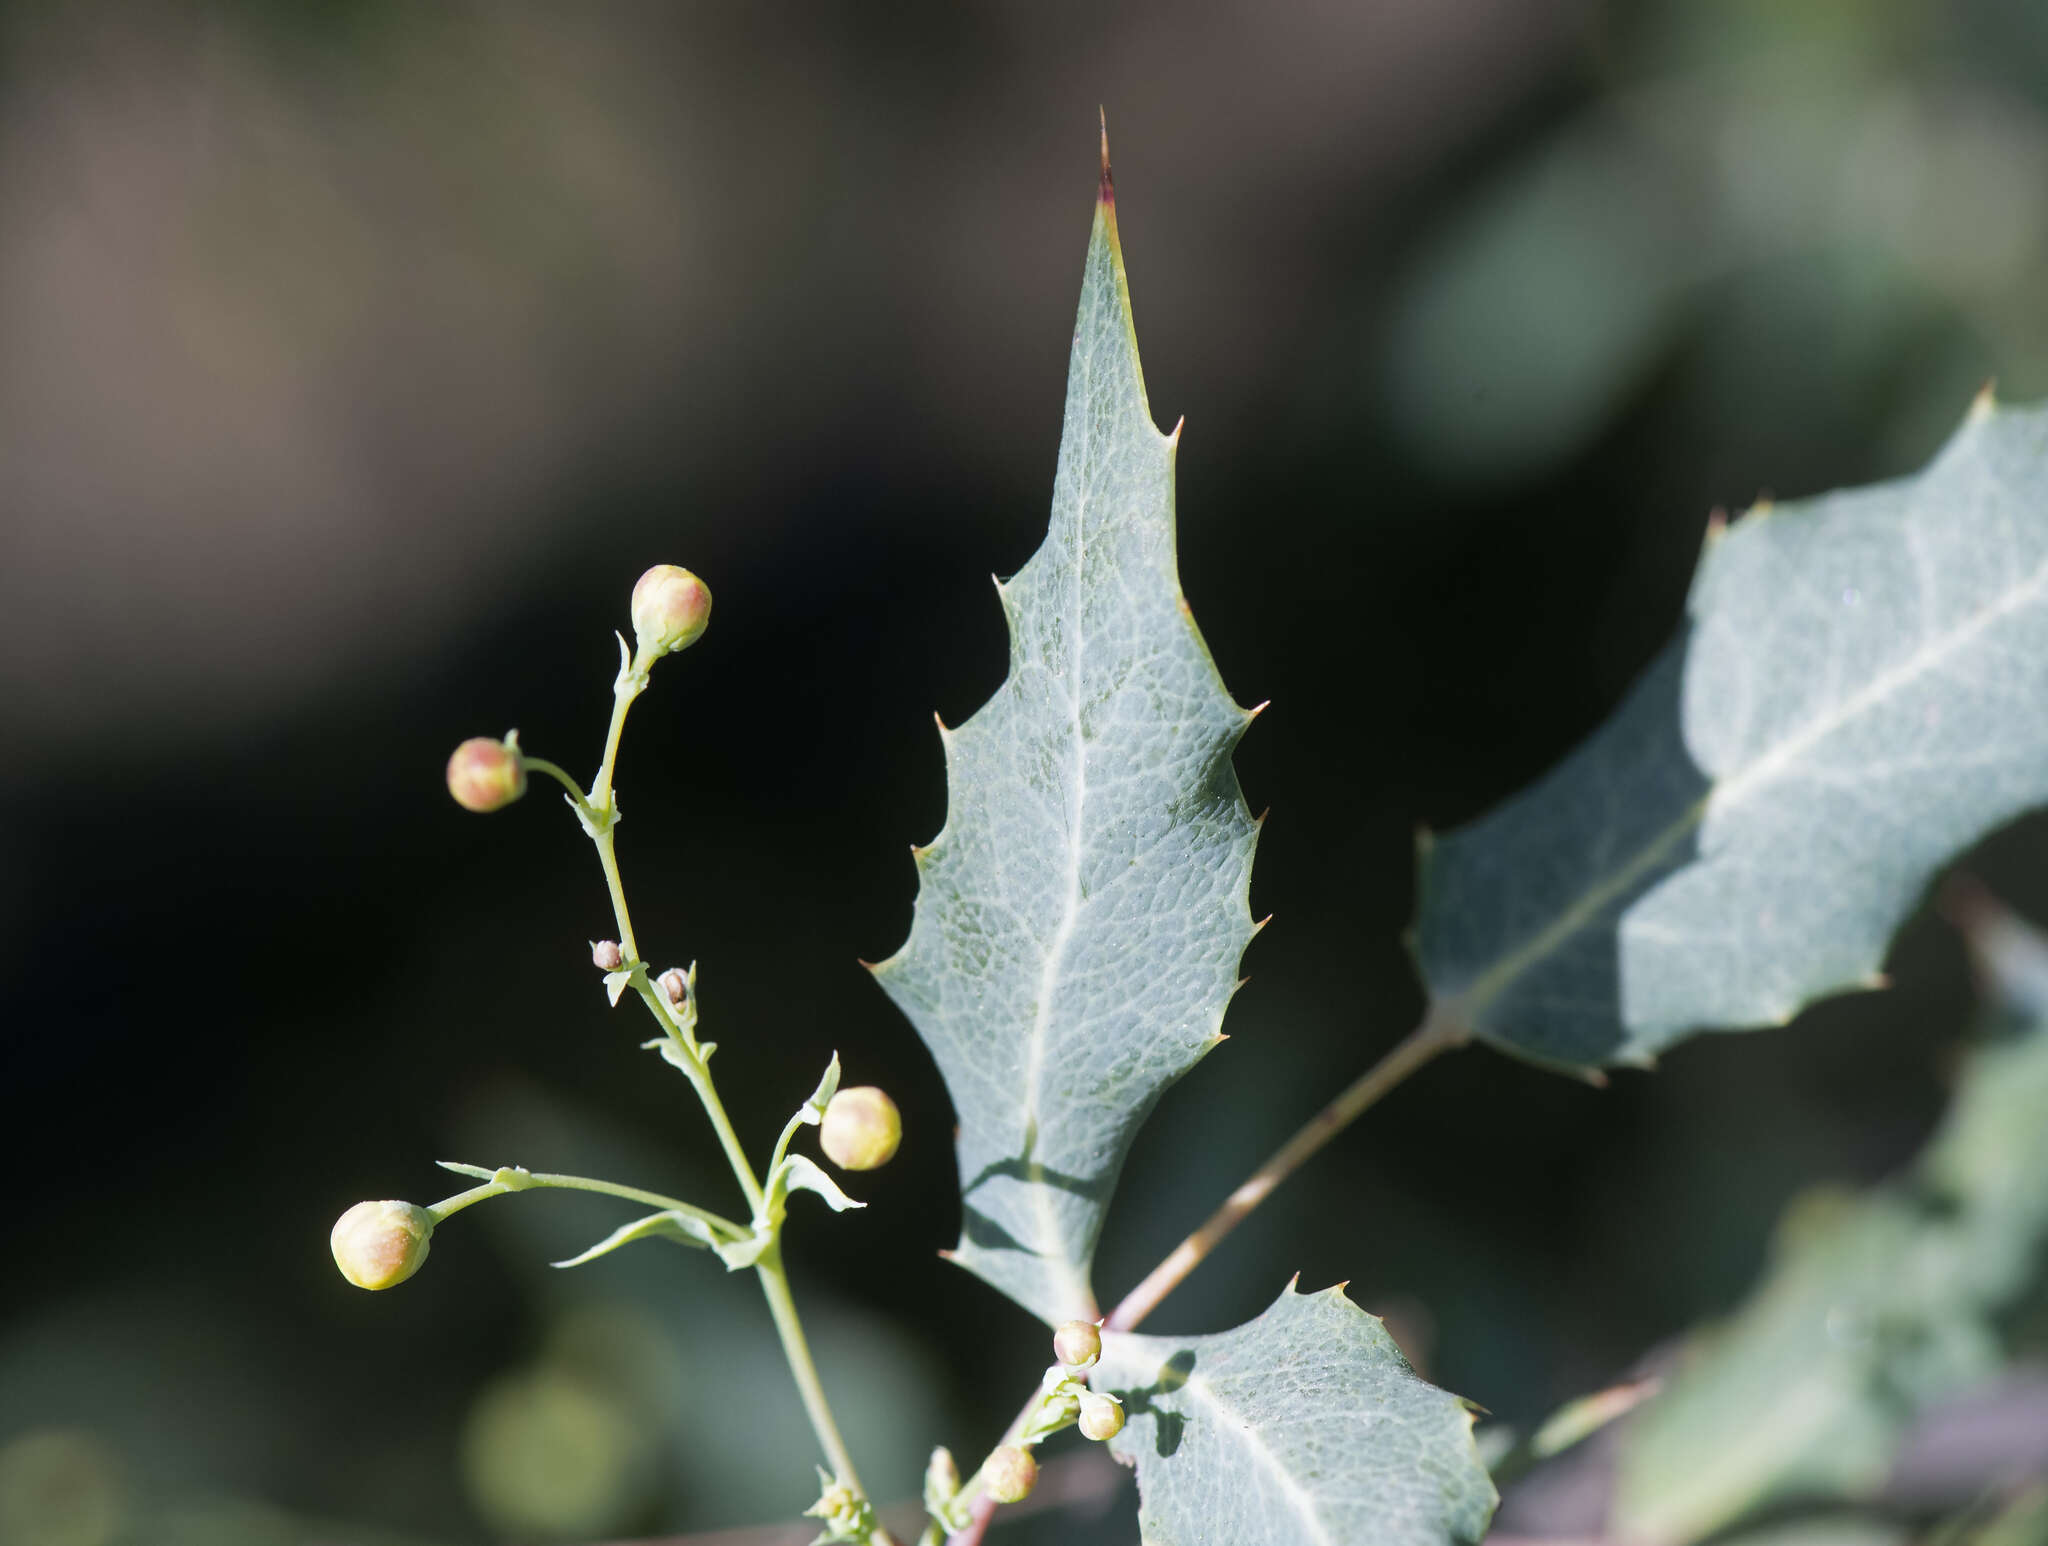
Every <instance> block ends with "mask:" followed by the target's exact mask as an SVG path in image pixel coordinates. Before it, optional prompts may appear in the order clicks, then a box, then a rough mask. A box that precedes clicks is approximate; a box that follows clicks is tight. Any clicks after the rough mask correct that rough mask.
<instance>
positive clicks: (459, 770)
mask: <svg viewBox="0 0 2048 1546" xmlns="http://www.w3.org/2000/svg"><path fill="white" fill-rule="evenodd" d="M448 792H449V793H450V794H452V795H454V796H455V803H456V804H457V805H459V806H461V807H462V808H463V809H464V810H466V811H481V812H488V811H501V810H503V809H504V808H505V807H506V806H508V805H510V804H511V803H512V802H513V801H514V800H516V799H518V798H519V797H520V796H521V795H523V794H525V793H526V763H525V762H524V760H522V759H521V757H520V755H519V748H518V746H517V745H516V744H514V743H513V742H511V741H493V740H492V739H491V738H490V737H489V736H482V735H480V736H477V737H476V738H475V739H474V740H469V741H464V742H463V743H462V744H461V745H460V746H458V747H456V748H455V755H454V756H452V757H450V758H449V759H448Z"/></svg>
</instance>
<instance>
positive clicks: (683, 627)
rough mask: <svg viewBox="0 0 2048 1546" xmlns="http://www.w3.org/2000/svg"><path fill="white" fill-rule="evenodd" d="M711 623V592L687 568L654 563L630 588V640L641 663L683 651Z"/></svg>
mask: <svg viewBox="0 0 2048 1546" xmlns="http://www.w3.org/2000/svg"><path fill="white" fill-rule="evenodd" d="M710 622H711V589H710V587H709V586H707V585H706V584H705V583H704V582H703V581H702V580H700V579H698V578H697V577H696V576H695V575H694V574H692V573H690V571H689V570H687V569H679V568H677V567H676V566H675V565H674V564H656V565H655V566H654V567H653V568H652V569H650V570H648V571H647V572H646V573H645V574H643V575H641V576H640V579H639V581H638V582H637V583H636V584H635V585H634V586H633V637H634V640H635V642H637V643H638V644H639V646H640V655H641V657H642V658H643V659H644V660H647V661H650V662H651V661H654V660H658V659H660V658H661V657H662V656H663V655H670V654H673V653H674V652H675V651H677V650H686V649H688V648H689V647H690V646H691V645H693V644H695V643H696V642H697V641H698V640H699V639H700V638H702V637H703V635H704V630H705V628H706V627H708V626H709V625H710Z"/></svg>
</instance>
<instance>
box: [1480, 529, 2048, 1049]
mask: <svg viewBox="0 0 2048 1546" xmlns="http://www.w3.org/2000/svg"><path fill="white" fill-rule="evenodd" d="M2044 585H2048V561H2044V562H2043V563H2042V564H2040V565H2039V566H2037V567H2036V568H2035V569H2034V571H2033V572H2032V573H2031V574H2030V575H2028V576H2027V577H2026V578H2025V579H2024V580H2022V581H2020V583H2019V584H2017V585H2015V586H2013V587H2012V589H2010V590H2008V591H2005V592H2004V593H2002V594H2001V595H2000V596H1999V597H1998V598H1997V599H1996V600H1994V601H1993V602H1992V603H1991V604H1990V605H1988V606H1985V607H1982V608H1980V609H1979V610H1977V611H1976V612H1973V613H1971V614H1970V615H1969V617H1968V618H1967V619H1966V620H1965V621H1964V622H1963V623H1961V624H1960V625H1958V626H1957V627H1955V628H1953V629H1951V630H1949V631H1948V632H1947V633H1946V634H1944V635H1942V636H1941V637H1940V639H1939V640H1938V641H1937V642H1935V643H1933V644H1931V645H1929V646H1928V647H1926V648H1923V649H1921V650H1917V651H1915V652H1914V653H1913V654H1911V655H1909V656H1908V657H1907V658H1906V659H1904V660H1902V661H1900V662H1899V663H1898V664H1897V665H1895V666H1892V667H1891V668H1889V669H1888V670H1885V671H1881V672H1879V673H1878V674H1877V675H1876V676H1875V677H1873V678H1872V679H1871V681H1870V682H1869V683H1868V684H1867V685H1866V686H1865V687H1863V688H1861V689H1860V690H1858V691H1857V692H1854V693H1851V694H1850V695H1849V696H1848V697H1847V698H1845V699H1843V700H1842V701H1841V703H1839V704H1837V705H1836V706H1835V707H1834V708H1833V709H1830V710H1829V711H1828V712H1826V713H1824V714H1821V715H1819V716H1817V717H1816V718H1815V719H1814V720H1813V721H1812V722H1811V723H1810V724H1809V725H1808V726H1807V727H1806V728H1805V729H1803V730H1801V731H1799V732H1798V733H1797V734H1794V735H1790V736H1787V737H1786V738H1785V739H1784V740H1782V741H1780V742H1779V743H1778V744H1777V745H1776V746H1773V747H1771V748H1770V749H1769V750H1768V751H1766V752H1764V753H1763V754H1762V755H1761V756H1759V757H1758V758H1756V759H1755V760H1754V761H1752V762H1751V763H1750V764H1749V766H1747V767H1746V768H1743V769H1742V770H1741V771H1740V772H1738V773H1736V774H1734V775H1733V776H1732V777H1729V778H1727V779H1725V780H1722V781H1721V782H1719V783H1716V784H1715V785H1714V786H1713V787H1712V788H1710V789H1709V790H1708V792H1707V793H1706V794H1705V795H1704V796H1702V797H1701V798H1700V799H1698V800H1695V801H1693V802H1692V804H1690V805H1689V806H1687V807H1686V809H1685V811H1684V812H1683V813H1682V814H1681V815H1680V816H1679V817H1678V819H1677V820H1675V821H1673V822H1672V823H1671V824H1670V825H1669V826H1667V827H1665V828H1664V829H1663V830H1662V831H1660V832H1658V833H1657V835H1656V836H1655V837H1653V838H1651V839H1650V841H1649V842H1648V843H1646V844H1644V845H1643V846H1642V847H1641V848H1640V849H1638V850H1637V851H1636V853H1635V854H1634V855H1633V856H1632V857H1631V858H1630V859H1629V861H1628V863H1626V864H1624V865H1623V866H1622V867H1621V868H1620V869H1618V870H1616V871H1614V872H1613V873H1612V874H1611V875H1609V876H1608V877H1607V878H1606V879H1604V880H1602V881H1600V882H1598V883H1596V884H1595V885H1593V886H1590V887H1588V888H1587V889H1586V890H1585V891H1584V892H1582V893H1581V894H1580V895H1579V896H1578V897H1577V898H1576V899H1575V900H1574V901H1573V903H1572V905H1571V906H1570V907H1568V908H1566V909H1565V910H1564V911H1563V912H1562V913H1560V914H1559V915H1558V917H1557V919H1556V920H1555V921H1554V922H1552V923H1551V924H1550V925H1548V926H1547V927H1546V928H1544V929H1542V930H1541V931H1539V932H1538V933H1537V934H1536V935H1535V936H1534V937H1533V938H1532V939H1531V940H1530V941H1529V942H1528V943H1527V944H1525V945H1523V946H1521V947H1520V948H1519V949H1517V950H1515V951H1514V952H1513V953H1512V954H1510V955H1508V956H1506V957H1504V958H1503V959H1502V960H1500V961H1498V962H1496V963H1495V964H1494V965H1493V966H1491V967H1489V968H1488V969H1487V970H1486V971H1485V972H1483V973H1481V974H1480V975H1479V977H1478V978H1477V979H1475V980H1474V981H1473V983H1472V985H1471V986H1470V987H1468V988H1467V989H1465V990H1464V991H1463V992H1462V993H1457V994H1453V995H1452V996H1451V1002H1452V1004H1453V1005H1454V1006H1455V1007H1456V1009H1457V1010H1458V1011H1459V1012H1460V1014H1461V1015H1462V1017H1463V1018H1464V1019H1466V1020H1467V1021H1470V1020H1472V1019H1475V1018H1476V1017H1477V1016H1478V1014H1479V1013H1480V1012H1481V1011H1482V1010H1484V1009H1485V1008H1486V1006H1487V1005H1489V1004H1491V1003H1492V1002H1493V1001H1494V1000H1495V999H1497V998H1499V997H1500V995H1501V994H1502V993H1504V992H1506V991H1507V989H1508V987H1509V986H1510V985H1512V984H1513V982H1514V981H1515V979H1516V978H1518V977H1520V976H1521V975H1522V973H1523V972H1525V971H1527V970H1528V969H1529V968H1530V967H1531V966H1534V965H1535V964H1536V963H1537V962H1538V961H1541V960H1543V959H1544V958H1546V957H1547V956H1549V955H1550V954H1551V953H1552V952H1553V951H1555V950H1556V949H1557V947H1558V946H1559V945H1561V944H1562V943H1563V942H1564V941H1565V940H1567V939H1569V938H1571V936H1572V935H1574V934H1576V933H1577V932H1578V931H1579V930H1580V929H1581V928H1582V927H1584V926H1585V924H1587V923H1588V922H1590V921H1591V920H1592V919H1593V918H1595V917H1597V916H1599V914H1600V912H1601V910H1602V909H1604V908H1605V907H1606V906H1607V904H1608V903H1609V902H1611V901H1613V900H1614V899H1615V898H1616V897H1617V896H1620V895H1622V894H1624V893H1625V892H1626V891H1627V890H1628V888H1629V887H1630V886H1631V885H1633V884H1634V883H1635V882H1636V881H1637V880H1638V879H1640V878H1641V877H1642V876H1643V875H1644V874H1646V873H1648V872H1649V871H1650V870H1651V869H1653V868H1654V867H1655V866H1656V864H1657V863H1658V862H1659V861H1660V860H1662V858H1663V857H1664V855H1665V854H1667V853H1668V852H1669V851H1670V849H1671V848H1672V846H1673V845H1674V844H1676V843H1678V842H1681V841H1683V840H1684V838H1685V837H1686V836H1688V835H1689V834H1690V833H1691V832H1692V830H1693V829H1694V828H1695V827H1697V826H1698V825H1699V824H1700V822H1701V821H1702V820H1703V819H1704V818H1705V816H1706V814H1707V811H1708V808H1709V806H1712V805H1714V804H1716V802H1718V805H1719V808H1720V809H1723V810H1726V809H1727V808H1729V807H1730V806H1732V805H1734V804H1736V803H1738V802H1739V801H1740V800H1741V799H1742V798H1743V797H1744V796H1745V795H1746V794H1748V793H1749V792H1750V791H1752V790H1754V789H1756V788H1758V787H1760V786H1762V785H1765V784H1767V783H1768V782H1769V780H1770V779H1772V778H1773V777H1775V776H1776V775H1777V774H1778V772H1779V771H1780V770H1781V769H1782V768H1784V767H1785V766H1786V765H1788V764H1789V763H1791V762H1792V761H1793V760H1794V759H1795V758H1797V757H1798V756H1800V755H1801V754H1802V753H1804V752H1806V751H1808V750H1810V749H1811V748H1813V747H1814V746H1816V745H1818V744H1819V743H1820V742H1822V741H1824V740H1825V739H1827V737H1829V736H1830V735H1833V734H1834V733H1835V732H1836V731H1837V730H1840V729H1841V728H1842V727H1843V726H1845V725H1847V724H1849V723H1850V722H1851V721H1853V720H1854V719H1856V718H1857V717H1859V716H1860V715H1862V714H1864V713H1866V712H1868V711H1869V710H1871V709H1873V708H1875V707H1876V706H1877V705H1878V704H1879V703H1881V702H1883V701H1884V700H1885V699H1886V698H1888V697H1890V696H1891V695H1892V694H1894V693H1896V692H1899V691H1901V690H1903V689H1904V688H1905V687H1906V686H1907V685H1908V684H1909V683H1911V682H1914V681H1917V680H1918V679H1919V678H1920V677H1922V676H1924V675H1925V674H1926V673H1927V672H1928V671H1930V670H1932V669H1934V668H1935V667H1936V666H1938V665H1939V664H1940V663H1941V662H1942V661H1944V660H1946V659H1947V658H1948V657H1949V656H1950V655H1952V654H1954V653H1955V652H1956V651H1957V650H1960V649H1962V648H1964V647H1965V646H1966V645H1968V644H1969V643H1971V642H1972V641H1973V640H1975V639H1976V638H1977V637H1978V636H1979V635H1981V634H1982V633H1984V632H1985V630H1987V629H1989V628H1991V627H1992V626H1994V625H1995V624H1997V623H1998V622H2000V621H2002V620H2003V619H2005V618H2006V617H2008V616H2010V615H2011V614H2012V613H2014V612H2016V611H2017V610H2019V608H2020V607H2022V606H2023V605H2025V604H2026V603H2027V602H2028V601H2029V600H2032V599H2035V598H2036V597H2038V595H2039V593H2040V592H2041V590H2042V588H2043V587H2044Z"/></svg>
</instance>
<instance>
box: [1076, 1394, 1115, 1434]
mask: <svg viewBox="0 0 2048 1546" xmlns="http://www.w3.org/2000/svg"><path fill="white" fill-rule="evenodd" d="M1123 1431H1124V1404H1123V1403H1122V1402H1121V1401H1119V1400H1117V1399H1116V1397H1114V1396H1099V1395H1097V1394H1096V1393H1095V1392H1094V1391H1092V1390H1091V1391H1089V1392H1088V1394H1087V1395H1085V1396H1083V1397H1082V1398H1081V1433H1082V1436H1083V1437H1085V1438H1090V1439H1093V1440H1095V1441H1096V1442H1097V1443H1098V1444H1099V1443H1101V1442H1102V1441H1104V1440H1105V1439H1113V1438H1115V1437H1116V1436H1117V1435H1118V1434H1119V1433H1122V1432H1123Z"/></svg>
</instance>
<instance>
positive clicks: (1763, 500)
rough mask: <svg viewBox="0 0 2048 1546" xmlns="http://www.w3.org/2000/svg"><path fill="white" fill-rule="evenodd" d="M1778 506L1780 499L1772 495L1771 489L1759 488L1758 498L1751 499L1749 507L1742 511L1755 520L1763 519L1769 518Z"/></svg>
mask: <svg viewBox="0 0 2048 1546" xmlns="http://www.w3.org/2000/svg"><path fill="white" fill-rule="evenodd" d="M1777 508H1778V501H1777V500H1776V499H1775V498H1773V497H1772V495H1771V491H1770V490H1769V489H1759V490H1758V491H1757V496H1756V498H1755V499H1753V500H1751V501H1750V503H1749V508H1748V509H1747V510H1745V511H1743V512H1742V513H1743V514H1744V515H1746V516H1748V517H1749V518H1750V519H1751V520H1753V521H1762V520H1767V519H1769V518H1770V515H1771V513H1772V512H1773V511H1774V510H1776V509H1777Z"/></svg>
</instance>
